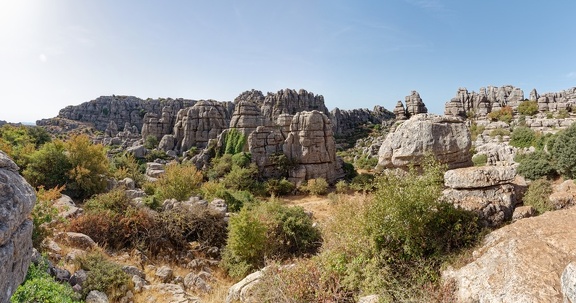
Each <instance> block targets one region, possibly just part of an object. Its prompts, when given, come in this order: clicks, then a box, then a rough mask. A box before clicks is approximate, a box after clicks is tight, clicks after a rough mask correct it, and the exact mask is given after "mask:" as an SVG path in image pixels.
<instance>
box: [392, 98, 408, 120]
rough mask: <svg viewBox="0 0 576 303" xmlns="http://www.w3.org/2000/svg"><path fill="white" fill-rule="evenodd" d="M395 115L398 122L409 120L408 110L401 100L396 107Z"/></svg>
mask: <svg viewBox="0 0 576 303" xmlns="http://www.w3.org/2000/svg"><path fill="white" fill-rule="evenodd" d="M394 115H395V116H396V120H406V119H408V115H407V114H406V109H405V108H404V104H403V103H402V101H400V100H398V102H397V103H396V106H395V107H394Z"/></svg>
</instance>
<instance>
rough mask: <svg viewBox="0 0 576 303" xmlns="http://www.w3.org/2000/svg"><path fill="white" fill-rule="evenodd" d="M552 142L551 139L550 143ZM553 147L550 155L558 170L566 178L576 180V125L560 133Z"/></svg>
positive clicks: (552, 144)
mask: <svg viewBox="0 0 576 303" xmlns="http://www.w3.org/2000/svg"><path fill="white" fill-rule="evenodd" d="M551 141H552V140H550V139H549V143H551ZM551 147H552V148H551V149H550V154H551V156H552V159H554V161H555V164H554V166H555V168H556V170H557V171H558V172H559V173H560V174H561V175H562V176H564V177H566V178H569V179H574V178H576V153H575V152H574V151H576V124H572V125H571V126H570V127H568V128H567V129H565V130H562V131H560V132H558V133H557V134H556V137H555V138H554V140H553V143H551Z"/></svg>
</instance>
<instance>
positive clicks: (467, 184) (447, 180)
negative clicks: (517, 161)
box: [444, 166, 516, 189]
mask: <svg viewBox="0 0 576 303" xmlns="http://www.w3.org/2000/svg"><path fill="white" fill-rule="evenodd" d="M515 177H516V169H515V167H514V166H479V167H466V168H459V169H452V170H448V171H446V173H445V174H444V184H445V185H446V186H447V187H450V188H454V189H462V188H482V187H489V186H494V185H502V184H507V183H511V182H512V181H514V178H515Z"/></svg>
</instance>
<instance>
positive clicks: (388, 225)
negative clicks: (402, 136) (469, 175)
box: [367, 164, 479, 262]
mask: <svg viewBox="0 0 576 303" xmlns="http://www.w3.org/2000/svg"><path fill="white" fill-rule="evenodd" d="M442 186H443V169H442V168H441V167H439V166H438V165H429V164H426V165H425V166H424V172H423V173H422V174H420V173H418V172H417V171H415V170H414V169H411V170H410V171H409V172H407V173H405V174H400V173H397V172H385V173H384V174H383V175H382V176H381V177H379V179H378V184H377V190H376V192H375V194H374V202H373V204H372V205H371V207H370V211H369V212H368V218H367V225H368V229H369V233H370V234H371V235H372V238H373V240H374V241H375V243H376V246H377V249H378V250H379V253H380V254H381V255H382V256H383V257H384V258H385V259H387V260H390V262H403V261H412V260H419V259H422V258H427V259H430V258H441V257H442V256H444V255H446V254H449V253H451V252H454V251H457V250H458V249H460V248H462V247H467V246H470V245H472V244H474V243H475V241H476V237H477V234H478V232H479V227H478V225H477V218H476V217H475V215H474V214H472V213H471V212H467V211H464V210H462V209H456V208H455V207H454V206H453V205H452V204H450V203H444V202H441V201H440V200H439V198H440V196H441V192H442V188H443V187H442Z"/></svg>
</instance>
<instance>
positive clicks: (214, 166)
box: [207, 154, 232, 180]
mask: <svg viewBox="0 0 576 303" xmlns="http://www.w3.org/2000/svg"><path fill="white" fill-rule="evenodd" d="M230 170H232V155H231V154H224V155H222V156H220V157H216V158H213V159H212V161H211V166H210V169H209V170H208V173H207V176H208V179H209V180H217V179H220V178H222V177H224V176H225V175H226V174H227V173H229V172H230Z"/></svg>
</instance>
